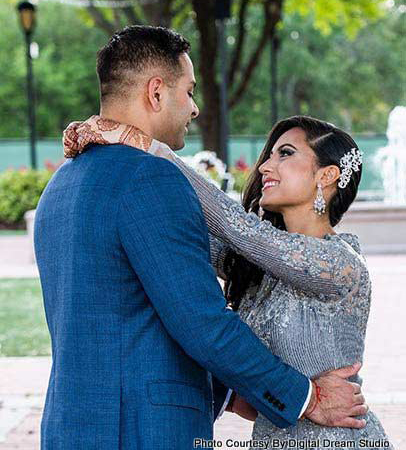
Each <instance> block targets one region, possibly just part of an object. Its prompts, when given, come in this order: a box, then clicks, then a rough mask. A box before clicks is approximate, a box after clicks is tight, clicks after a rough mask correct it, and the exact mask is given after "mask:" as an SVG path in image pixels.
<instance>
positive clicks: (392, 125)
mask: <svg viewBox="0 0 406 450" xmlns="http://www.w3.org/2000/svg"><path fill="white" fill-rule="evenodd" d="M386 135H387V137H388V145H387V146H386V147H382V148H380V149H379V150H378V153H377V154H376V156H375V161H376V164H377V165H378V166H379V167H381V168H382V169H381V173H382V178H383V186H384V191H385V196H384V199H385V200H384V201H385V203H386V204H391V205H394V204H397V205H406V107H405V106H396V108H394V109H393V110H392V111H391V113H390V114H389V118H388V130H387V132H386Z"/></svg>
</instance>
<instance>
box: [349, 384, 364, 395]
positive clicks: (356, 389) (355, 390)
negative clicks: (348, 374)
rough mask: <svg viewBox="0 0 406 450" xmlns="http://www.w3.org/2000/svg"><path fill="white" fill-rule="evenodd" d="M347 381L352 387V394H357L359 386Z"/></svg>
mask: <svg viewBox="0 0 406 450" xmlns="http://www.w3.org/2000/svg"><path fill="white" fill-rule="evenodd" d="M349 383H350V384H351V386H352V387H353V388H354V394H359V393H360V392H361V386H360V385H359V384H358V383H351V382H349Z"/></svg>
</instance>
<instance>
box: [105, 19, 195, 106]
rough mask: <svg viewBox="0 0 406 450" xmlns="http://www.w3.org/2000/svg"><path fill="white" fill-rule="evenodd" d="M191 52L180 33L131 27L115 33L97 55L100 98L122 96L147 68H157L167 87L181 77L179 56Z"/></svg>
mask: <svg viewBox="0 0 406 450" xmlns="http://www.w3.org/2000/svg"><path fill="white" fill-rule="evenodd" d="M189 50H190V44H189V42H188V41H187V40H186V39H185V38H184V37H183V36H181V35H180V34H178V33H176V32H174V31H172V30H169V29H167V28H163V27H151V26H143V25H134V26H129V27H125V28H124V29H123V30H122V31H119V32H117V33H115V34H114V35H113V36H112V37H111V38H110V40H109V42H108V43H107V44H106V45H105V46H104V47H103V48H102V49H100V50H99V52H98V53H97V75H98V77H99V83H100V97H101V100H102V101H103V100H105V99H106V98H107V97H109V96H125V95H126V94H127V92H128V88H130V87H132V86H134V84H136V82H137V77H138V76H139V75H141V74H142V73H143V72H144V71H145V70H146V69H148V68H151V67H159V68H160V69H162V76H163V77H165V81H166V82H167V83H168V84H172V83H173V82H175V81H176V79H177V78H179V77H180V76H181V75H182V67H181V64H180V61H179V56H180V55H181V54H182V53H187V52H188V51H189Z"/></svg>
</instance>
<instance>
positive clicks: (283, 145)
mask: <svg viewBox="0 0 406 450" xmlns="http://www.w3.org/2000/svg"><path fill="white" fill-rule="evenodd" d="M286 146H289V147H292V148H294V149H295V150H297V148H296V147H295V146H294V145H293V144H289V143H285V144H282V145H280V146H279V147H278V148H277V149H276V151H279V150H280V149H281V148H283V147H286Z"/></svg>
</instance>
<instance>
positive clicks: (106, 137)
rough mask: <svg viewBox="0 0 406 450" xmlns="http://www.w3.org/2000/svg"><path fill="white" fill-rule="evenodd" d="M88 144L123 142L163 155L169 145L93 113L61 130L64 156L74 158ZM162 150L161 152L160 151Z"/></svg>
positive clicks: (129, 126)
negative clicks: (82, 120)
mask: <svg viewBox="0 0 406 450" xmlns="http://www.w3.org/2000/svg"><path fill="white" fill-rule="evenodd" d="M90 144H104V145H106V144H107V145H108V144H123V145H128V146H130V147H136V148H138V149H140V150H144V151H146V152H152V151H153V152H154V154H155V155H156V156H161V154H162V155H164V153H165V152H167V151H168V150H169V147H168V146H167V145H166V144H164V143H162V142H159V141H157V140H155V139H152V138H151V137H149V136H147V135H146V134H144V133H143V132H142V131H141V130H140V129H138V128H136V127H134V126H132V125H126V124H123V123H119V122H115V121H114V120H109V119H103V118H102V117H100V116H97V115H94V116H91V117H89V118H88V119H87V120H85V121H84V122H72V123H71V124H69V126H68V127H67V128H66V130H65V131H64V132H63V153H64V156H65V158H74V157H75V156H77V155H78V154H80V153H83V152H85V151H86V150H87V146H89V145H90ZM161 152H162V153H161Z"/></svg>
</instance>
